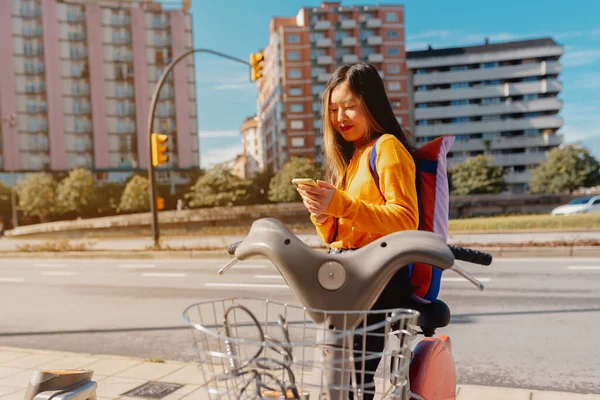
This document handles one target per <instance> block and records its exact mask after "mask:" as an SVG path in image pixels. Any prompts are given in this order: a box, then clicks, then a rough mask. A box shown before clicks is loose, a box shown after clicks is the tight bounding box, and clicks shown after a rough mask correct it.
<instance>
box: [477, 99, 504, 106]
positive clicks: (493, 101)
mask: <svg viewBox="0 0 600 400" xmlns="http://www.w3.org/2000/svg"><path fill="white" fill-rule="evenodd" d="M501 102H502V100H501V99H500V97H490V98H488V99H481V104H482V105H485V104H500V103H501Z"/></svg>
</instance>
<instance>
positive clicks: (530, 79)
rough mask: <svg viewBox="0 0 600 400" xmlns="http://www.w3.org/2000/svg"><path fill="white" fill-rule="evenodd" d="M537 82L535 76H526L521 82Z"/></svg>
mask: <svg viewBox="0 0 600 400" xmlns="http://www.w3.org/2000/svg"><path fill="white" fill-rule="evenodd" d="M537 81H538V77H537V76H528V77H527V78H523V82H537Z"/></svg>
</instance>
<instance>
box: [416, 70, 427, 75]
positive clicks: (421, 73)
mask: <svg viewBox="0 0 600 400" xmlns="http://www.w3.org/2000/svg"><path fill="white" fill-rule="evenodd" d="M426 73H427V70H426V69H418V70H417V72H416V74H417V75H424V74H426Z"/></svg>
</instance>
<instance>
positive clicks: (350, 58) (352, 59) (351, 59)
mask: <svg viewBox="0 0 600 400" xmlns="http://www.w3.org/2000/svg"><path fill="white" fill-rule="evenodd" d="M342 62H344V64H352V63H357V62H358V56H357V55H356V54H346V55H345V56H342Z"/></svg>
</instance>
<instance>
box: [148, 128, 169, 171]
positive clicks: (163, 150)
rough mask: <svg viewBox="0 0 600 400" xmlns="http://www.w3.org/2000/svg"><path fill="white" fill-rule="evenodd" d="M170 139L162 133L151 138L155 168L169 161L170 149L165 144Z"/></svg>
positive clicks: (154, 134)
mask: <svg viewBox="0 0 600 400" xmlns="http://www.w3.org/2000/svg"><path fill="white" fill-rule="evenodd" d="M168 138H169V137H168V136H167V135H162V134H160V133H153V134H152V136H151V138H150V142H151V143H152V165H154V166H155V167H158V166H160V165H162V164H164V163H166V162H167V161H169V156H168V155H167V151H168V150H169V148H168V147H167V145H166V144H165V142H166V141H167V139H168Z"/></svg>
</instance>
